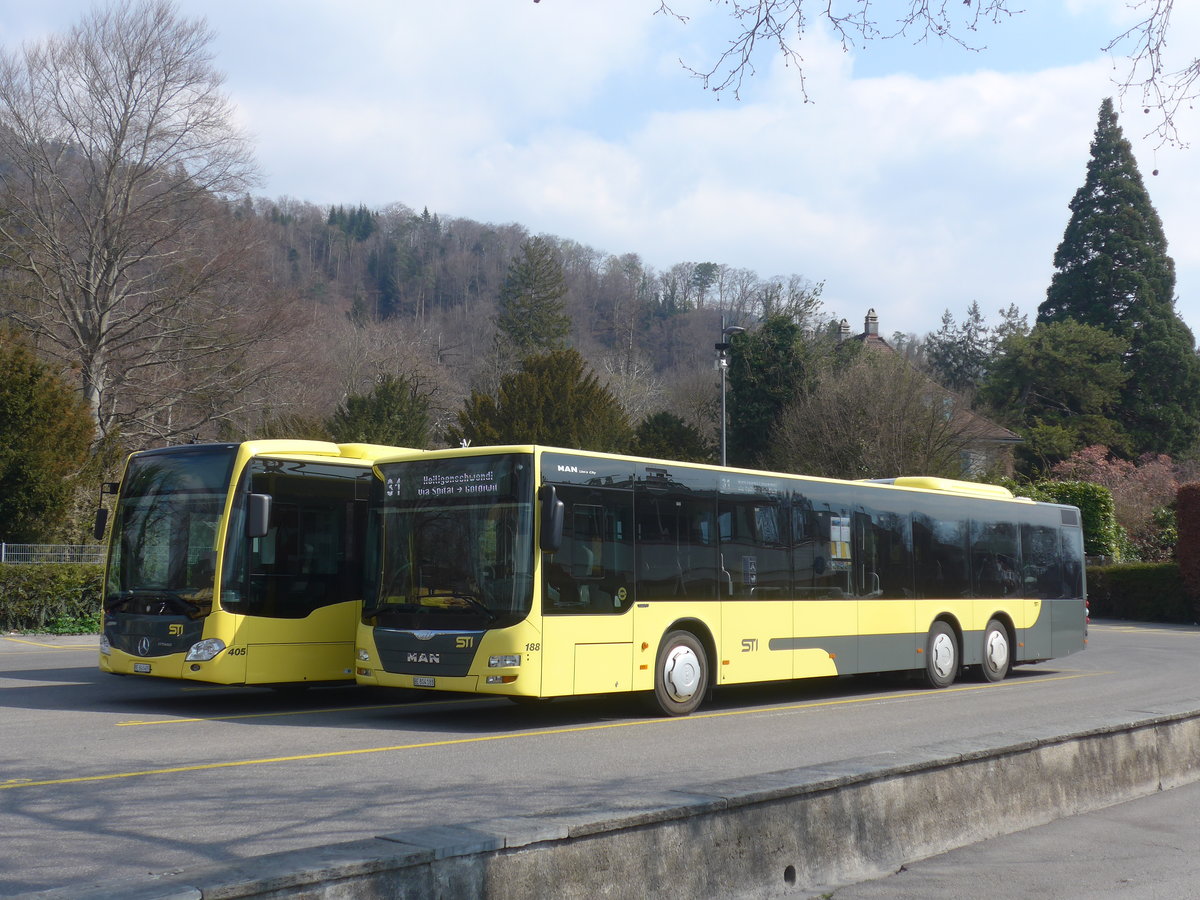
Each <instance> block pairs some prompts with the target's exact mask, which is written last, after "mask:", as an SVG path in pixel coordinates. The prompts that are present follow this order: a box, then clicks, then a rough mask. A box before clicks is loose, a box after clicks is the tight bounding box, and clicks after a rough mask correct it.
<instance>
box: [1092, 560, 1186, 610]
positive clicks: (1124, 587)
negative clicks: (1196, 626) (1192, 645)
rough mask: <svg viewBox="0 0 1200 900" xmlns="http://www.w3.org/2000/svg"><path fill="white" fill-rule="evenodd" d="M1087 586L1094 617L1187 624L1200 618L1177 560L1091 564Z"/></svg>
mask: <svg viewBox="0 0 1200 900" xmlns="http://www.w3.org/2000/svg"><path fill="white" fill-rule="evenodd" d="M1087 588H1088V601H1089V603H1090V604H1091V614H1092V616H1093V617H1094V618H1100V619H1133V620H1136V621H1138V622H1175V623H1179V624H1186V625H1191V624H1193V623H1195V622H1196V621H1197V619H1200V610H1198V609H1197V606H1196V603H1195V602H1194V601H1193V600H1192V599H1191V598H1190V597H1189V596H1188V595H1187V592H1186V591H1185V590H1184V587H1183V579H1182V578H1181V577H1180V574H1179V566H1178V565H1176V564H1175V563H1131V564H1129V565H1119V566H1089V567H1088V570H1087Z"/></svg>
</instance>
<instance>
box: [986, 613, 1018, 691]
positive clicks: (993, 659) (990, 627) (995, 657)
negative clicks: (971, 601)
mask: <svg viewBox="0 0 1200 900" xmlns="http://www.w3.org/2000/svg"><path fill="white" fill-rule="evenodd" d="M1011 646H1012V645H1011V644H1010V643H1009V640H1008V629H1006V628H1005V627H1004V626H1003V625H1002V624H1001V623H1000V622H998V621H997V620H995V619H992V620H991V621H990V622H988V624H987V630H985V631H984V632H983V662H982V663H981V664H980V666H979V671H981V672H982V673H983V678H984V680H985V681H993V682H995V681H1003V680H1004V679H1005V677H1006V676H1007V675H1008V673H1009V671H1010V670H1011V669H1012V649H1011Z"/></svg>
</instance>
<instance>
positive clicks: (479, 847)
mask: <svg viewBox="0 0 1200 900" xmlns="http://www.w3.org/2000/svg"><path fill="white" fill-rule="evenodd" d="M935 727H936V726H935ZM1196 780H1200V711H1195V710H1186V711H1183V710H1174V711H1172V710H1159V711H1152V712H1147V713H1145V714H1144V716H1142V717H1140V718H1139V719H1138V721H1134V722H1130V723H1122V724H1103V725H1098V726H1091V727H1084V728H1076V729H1075V730H1073V731H1071V733H1068V734H1050V733H1035V732H1028V733H1020V732H1006V733H1005V734H1004V735H1002V736H995V735H993V736H992V737H991V739H987V738H984V739H980V740H978V741H974V742H971V743H969V744H963V745H946V744H941V745H936V746H932V747H929V748H926V749H924V750H918V751H913V752H906V753H896V754H892V753H883V754H878V755H875V756H869V757H864V758H860V759H852V760H846V761H844V762H838V763H835V764H831V765H827V766H813V767H806V768H799V769H791V770H788V771H783V772H775V773H771V774H767V775H755V776H749V777H746V778H739V779H733V780H729V781H722V782H717V783H713V784H705V785H696V786H693V787H689V788H688V789H686V790H680V791H668V792H664V793H662V794H658V795H654V796H643V797H641V798H639V799H638V802H637V803H636V804H629V805H624V806H621V805H618V806H615V807H613V808H609V809H605V810H582V811H570V812H563V813H560V814H548V815H544V816H537V817H521V818H512V819H492V820H488V821H483V822H475V823H468V824H463V825H450V826H438V827H429V828H424V829H418V830H410V831H404V832H399V833H397V834H389V835H382V836H380V837H378V838H375V839H373V840H364V841H356V842H353V843H348V844H339V845H334V846H330V847H323V848H317V849H313V850H304V851H292V852H288V853H280V854H274V855H270V856H264V857H260V858H257V859H252V860H247V861H245V862H244V863H242V864H239V865H234V866H219V867H216V866H214V867H209V868H203V869H195V870H191V871H188V872H184V873H181V874H176V875H172V876H168V877H163V878H161V879H156V880H155V879H148V880H146V881H144V882H141V883H136V884H130V883H122V884H119V885H117V884H108V885H92V886H82V885H76V886H73V887H72V888H70V889H60V890H55V891H46V892H41V893H38V894H33V895H28V896H30V897H31V898H32V897H36V898H39V900H68V898H69V900H115V898H118V897H119V898H121V900H168V898H169V900H185V898H188V900H216V898H230V900H232V898H262V900H275V898H285V897H286V898H303V900H318V898H319V900H341V898H355V900H360V898H447V900H449V898H455V900H457V898H465V897H472V898H475V897H478V898H484V897H494V898H506V900H507V898H522V897H554V898H572V897H578V898H585V897H586V898H594V897H621V898H624V897H642V896H654V897H689V898H702V897H721V898H726V897H777V896H788V895H793V896H811V895H812V894H813V893H815V892H818V891H820V890H822V889H825V888H826V887H827V886H833V885H838V884H846V883H851V882H855V881H860V880H863V879H865V878H868V877H874V876H877V875H882V874H884V873H886V872H889V871H893V870H895V869H896V868H898V867H899V866H900V865H901V864H903V863H905V862H910V861H912V860H915V859H921V858H924V857H927V856H932V855H934V854H937V853H941V852H944V851H946V850H949V849H953V848H955V847H961V846H965V845H967V844H971V843H974V842H976V841H980V840H984V839H987V838H991V837H995V836H997V835H1001V834H1008V833H1011V832H1013V831H1019V830H1021V829H1024V828H1028V827H1031V826H1034V825H1039V824H1043V823H1045V822H1049V821H1051V820H1053V819H1057V818H1060V817H1062V816H1068V815H1073V814H1075V813H1079V812H1086V811H1089V810H1093V809H1099V808H1101V807H1104V806H1109V805H1112V804H1114V803H1119V802H1122V801H1125V800H1131V799H1134V798H1137V797H1142V796H1146V795H1148V794H1151V793H1154V792H1156V791H1159V790H1164V789H1168V788H1171V787H1176V786H1179V785H1182V784H1187V783H1190V782H1193V781H1196Z"/></svg>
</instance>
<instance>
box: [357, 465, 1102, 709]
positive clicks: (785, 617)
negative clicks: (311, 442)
mask: <svg viewBox="0 0 1200 900" xmlns="http://www.w3.org/2000/svg"><path fill="white" fill-rule="evenodd" d="M376 472H377V475H378V479H379V480H378V484H377V492H378V495H377V499H376V501H375V502H373V504H372V510H373V516H374V517H375V518H374V520H373V525H372V527H373V529H376V530H377V531H378V534H379V540H378V542H373V546H378V548H379V552H380V553H381V559H380V561H379V564H378V565H377V566H373V567H372V569H373V571H375V572H377V574H371V573H368V575H367V577H368V579H371V578H377V579H378V582H377V583H375V584H369V585H368V586H367V589H366V597H365V600H364V604H365V605H364V608H363V610H362V621H361V623H360V625H359V629H358V638H357V651H356V652H357V663H356V679H357V681H358V682H359V683H360V684H371V685H385V686H395V687H403V688H418V689H420V688H425V689H433V690H445V691H464V692H475V693H487V694H497V695H506V696H508V697H511V698H513V699H514V700H520V699H526V698H546V697H562V696H569V695H578V694H601V693H612V692H623V691H637V692H645V693H646V695H647V696H652V697H653V699H654V702H655V703H656V705H657V707H658V708H659V709H660V710H661V711H662V712H663V713H665V714H667V715H686V714H688V713H690V712H692V711H693V710H695V709H696V708H697V707H698V706H699V705H700V703H701V702H702V701H703V700H704V698H705V697H706V696H707V695H708V694H709V692H710V690H711V689H713V688H714V687H719V686H722V685H732V684H746V683H751V682H765V681H776V680H784V679H796V678H809V677H817V676H830V675H847V674H854V673H865V672H883V671H905V670H912V671H914V672H920V673H922V674H923V676H924V678H925V679H926V681H927V682H928V683H929V684H930V685H932V686H936V687H945V686H947V685H949V684H951V683H952V682H954V680H955V679H956V678H957V677H958V676H959V674H960V672H961V671H962V670H963V669H964V668H965V667H966V668H970V669H971V670H972V671H973V672H975V673H977V674H979V675H980V676H981V677H983V678H985V679H987V680H989V681H999V680H1000V679H1002V678H1004V677H1005V676H1006V675H1007V674H1008V672H1009V670H1010V668H1011V666H1013V665H1015V664H1021V663H1033V662H1040V661H1044V660H1047V659H1050V658H1052V657H1058V656H1063V655H1065V654H1068V653H1074V652H1075V651H1078V650H1082V649H1083V648H1084V646H1085V643H1086V634H1087V608H1086V601H1085V599H1084V557H1083V535H1082V531H1081V527H1080V524H1081V523H1080V515H1079V510H1078V509H1076V508H1074V507H1070V506H1057V505H1051V504H1044V503H1034V502H1032V501H1030V500H1026V499H1018V498H1014V497H1013V496H1012V495H1011V494H1010V493H1009V492H1008V491H1007V490H1005V489H1003V488H1000V487H995V486H990V485H981V484H972V483H967V482H957V481H948V480H943V479H934V478H897V479H894V480H893V481H891V482H890V483H879V482H846V481H834V480H827V479H820V478H808V477H800V476H794V475H785V474H779V473H770V472H757V471H743V470H736V469H729V468H722V467H716V466H705V465H696V464H690V463H679V462H669V461H664V460H651V459H639V458H634V457H624V456H615V455H609V454H601V453H588V452H580V451H572V450H562V449H556V448H550V447H538V446H523V447H518V446H514V447H490V448H469V449H457V450H445V451H434V452H431V453H428V454H424V455H422V456H420V457H418V458H411V459H406V460H404V459H395V460H392V459H388V460H380V461H379V463H378V464H377V465H376Z"/></svg>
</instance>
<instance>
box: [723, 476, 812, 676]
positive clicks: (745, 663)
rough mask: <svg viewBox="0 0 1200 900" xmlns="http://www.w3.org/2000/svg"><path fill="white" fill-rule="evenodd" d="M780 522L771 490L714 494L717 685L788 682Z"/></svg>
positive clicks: (788, 626) (786, 574)
mask: <svg viewBox="0 0 1200 900" xmlns="http://www.w3.org/2000/svg"><path fill="white" fill-rule="evenodd" d="M735 478H736V476H734V477H731V479H730V480H731V481H734V479H735ZM740 480H742V479H740V478H739V479H738V481H740ZM739 486H741V485H739ZM760 487H761V486H760ZM786 521H787V520H786V519H785V518H784V509H783V505H782V503H781V502H780V500H779V492H778V491H776V490H769V489H764V490H762V492H761V493H758V494H757V495H756V494H741V495H737V494H734V495H731V494H727V493H724V492H722V494H721V495H720V498H719V500H718V506H717V524H718V533H719V536H720V566H721V568H720V571H719V572H718V573H717V587H718V591H719V595H720V599H721V638H720V645H719V647H718V652H719V655H720V660H718V663H719V669H718V672H719V674H718V676H717V678H718V683H721V684H735V683H738V682H746V681H772V680H777V679H786V678H791V677H792V657H793V653H792V652H791V651H792V647H791V642H790V639H791V637H792V604H791V602H790V601H791V591H790V587H791V585H790V581H791V577H790V576H791V573H790V571H789V564H788V554H787V537H786V535H787V530H786Z"/></svg>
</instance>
